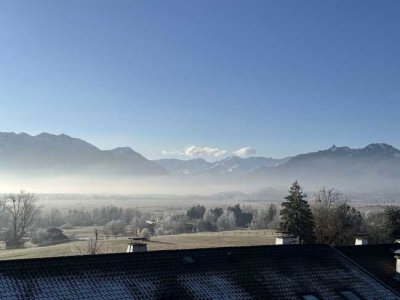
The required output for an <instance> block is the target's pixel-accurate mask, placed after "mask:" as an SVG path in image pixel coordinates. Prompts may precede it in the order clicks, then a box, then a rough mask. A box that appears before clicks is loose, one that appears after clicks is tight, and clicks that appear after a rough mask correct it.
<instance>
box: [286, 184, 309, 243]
mask: <svg viewBox="0 0 400 300" xmlns="http://www.w3.org/2000/svg"><path fill="white" fill-rule="evenodd" d="M305 198H306V195H305V194H304V193H303V189H302V187H301V186H300V185H299V183H298V182H297V181H295V182H294V183H293V184H292V186H291V187H290V189H289V195H288V196H286V197H285V199H286V200H287V201H285V202H283V203H282V210H281V212H280V214H281V223H280V228H279V229H280V230H281V231H285V232H288V233H290V234H293V235H295V236H298V237H299V240H300V243H312V242H314V221H313V216H312V213H311V209H310V206H309V205H308V202H307V201H306V200H304V199H305Z"/></svg>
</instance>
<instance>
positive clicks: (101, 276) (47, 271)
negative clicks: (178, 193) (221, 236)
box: [0, 245, 399, 299]
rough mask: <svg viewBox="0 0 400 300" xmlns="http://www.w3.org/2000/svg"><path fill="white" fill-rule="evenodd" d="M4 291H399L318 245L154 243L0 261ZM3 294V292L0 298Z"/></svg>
mask: <svg viewBox="0 0 400 300" xmlns="http://www.w3.org/2000/svg"><path fill="white" fill-rule="evenodd" d="M0 291H1V292H2V294H1V296H2V297H4V298H5V299H26V298H28V297H29V299H49V298H51V299H89V298H90V299H124V298H125V299H144V298H145V299H158V298H163V299H164V298H167V299H177V298H178V299H179V298H185V299H188V298H189V299H190V298H192V299H205V298H214V299H215V298H218V299H221V298H224V299H252V298H263V299H299V297H300V296H301V295H305V294H311V295H315V296H316V297H317V298H318V299H342V298H341V296H340V292H341V291H352V292H354V293H355V294H356V295H358V296H360V297H361V298H365V299H399V297H398V295H396V293H395V292H393V291H392V290H390V289H389V288H387V287H386V286H384V285H383V284H382V283H381V282H380V281H378V280H377V279H375V278H373V277H371V276H370V275H369V274H368V273H367V272H365V271H364V270H362V269H360V268H359V267H358V266H357V265H356V264H354V263H353V262H352V261H351V260H349V259H348V258H346V257H345V256H344V255H342V254H341V253H339V252H338V251H336V250H335V249H333V248H331V247H329V246H324V245H287V246H285V245H283V246H255V247H236V248H232V247H229V248H209V249H194V250H175V251H154V252H146V253H134V254H132V253H120V254H105V255H90V256H71V257H59V258H42V259H29V260H13V261H1V262H0ZM2 299H3V298H2Z"/></svg>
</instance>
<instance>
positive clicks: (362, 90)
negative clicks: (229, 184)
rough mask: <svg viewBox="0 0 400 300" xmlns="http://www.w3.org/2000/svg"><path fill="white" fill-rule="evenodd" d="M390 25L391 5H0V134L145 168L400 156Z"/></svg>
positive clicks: (395, 51) (396, 7) (399, 28)
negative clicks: (244, 154) (115, 155)
mask: <svg viewBox="0 0 400 300" xmlns="http://www.w3.org/2000/svg"><path fill="white" fill-rule="evenodd" d="M399 15H400V2H399V1H396V0H387V1H361V0H359V1H352V0H348V1H338V0H336V1H329V0H328V1H317V0H315V1H307V0H304V1H297V0H296V1H295V0H293V1H289V0H287V1H281V0H279V1H278V0H275V1H272V0H271V1H267V0H262V1H261V0H260V1H234V0H227V1H222V0H217V1H215V0H209V1H194V0H193V1H190V0H182V1H174V0H171V1H161V0H159V1H151V0H150V1H149V0H143V1H134V0H127V1H124V0H119V1H100V0H95V1H80V0H65V1H58V0H48V1H42V0H36V1H15V0H10V1H7V0H5V1H1V2H0V40H1V43H0V104H1V109H0V131H16V132H21V131H24V132H28V133H30V134H37V133H40V132H42V131H46V132H51V133H57V134H58V133H66V134H69V135H72V136H76V137H80V138H82V139H85V140H87V141H89V142H92V143H94V144H95V145H97V146H99V147H100V148H102V149H108V148H113V147H116V146H131V147H132V148H133V149H135V150H136V151H138V152H140V153H142V154H143V155H145V156H147V157H150V158H160V157H182V158H183V157H184V155H182V154H178V153H183V152H184V149H185V148H187V147H188V146H191V145H196V146H197V147H199V149H202V147H209V148H213V149H215V148H217V149H218V150H220V151H222V152H218V153H220V154H221V153H223V151H225V154H224V155H229V154H231V153H232V151H234V150H237V149H239V148H242V147H251V148H253V149H255V150H256V153H257V155H263V156H274V157H283V156H287V155H293V154H297V153H301V152H308V151H313V150H319V149H322V148H327V147H329V146H331V145H332V144H336V145H348V146H351V147H361V146H365V145H366V144H368V143H371V142H387V143H390V144H392V145H394V146H396V147H400V141H399V138H400V134H399V128H400V118H399V114H400V54H399V53H400V34H399V32H400V18H399ZM163 150H164V151H165V153H167V152H168V153H171V152H172V153H175V154H170V155H163V154H162V151H163ZM203 150H204V149H203ZM206 152H207V151H206ZM210 153H214V154H215V153H217V152H215V151H214V152H210ZM222 156H223V155H222ZM208 158H212V157H208Z"/></svg>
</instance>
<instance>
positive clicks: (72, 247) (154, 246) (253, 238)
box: [0, 227, 275, 260]
mask: <svg viewBox="0 0 400 300" xmlns="http://www.w3.org/2000/svg"><path fill="white" fill-rule="evenodd" d="M64 232H65V233H66V234H67V235H68V234H71V233H75V234H76V237H77V238H79V239H81V240H79V241H74V242H69V243H65V244H59V245H53V246H45V247H32V248H24V249H13V250H0V260H5V259H23V258H39V257H53V256H69V255H79V254H84V252H85V248H86V245H87V243H88V242H87V241H86V240H84V239H88V238H89V237H90V236H92V233H93V227H81V228H76V229H71V230H65V231H64ZM100 238H101V240H100V243H101V248H100V251H99V253H118V252H125V251H126V248H127V244H128V240H127V237H119V238H113V239H105V237H103V236H100ZM150 240H151V242H149V243H148V250H149V251H156V250H167V249H171V250H172V249H192V248H207V247H226V246H255V245H268V244H273V243H274V242H275V231H274V230H236V231H224V232H210V233H191V234H179V235H162V236H155V237H152V238H151V239H150Z"/></svg>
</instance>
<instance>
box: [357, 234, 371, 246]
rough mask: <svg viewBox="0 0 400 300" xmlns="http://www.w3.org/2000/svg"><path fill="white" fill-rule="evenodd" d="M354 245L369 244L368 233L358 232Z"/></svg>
mask: <svg viewBox="0 0 400 300" xmlns="http://www.w3.org/2000/svg"><path fill="white" fill-rule="evenodd" d="M354 245H356V246H363V245H368V235H367V234H365V233H359V234H357V235H356V240H355V243H354Z"/></svg>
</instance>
